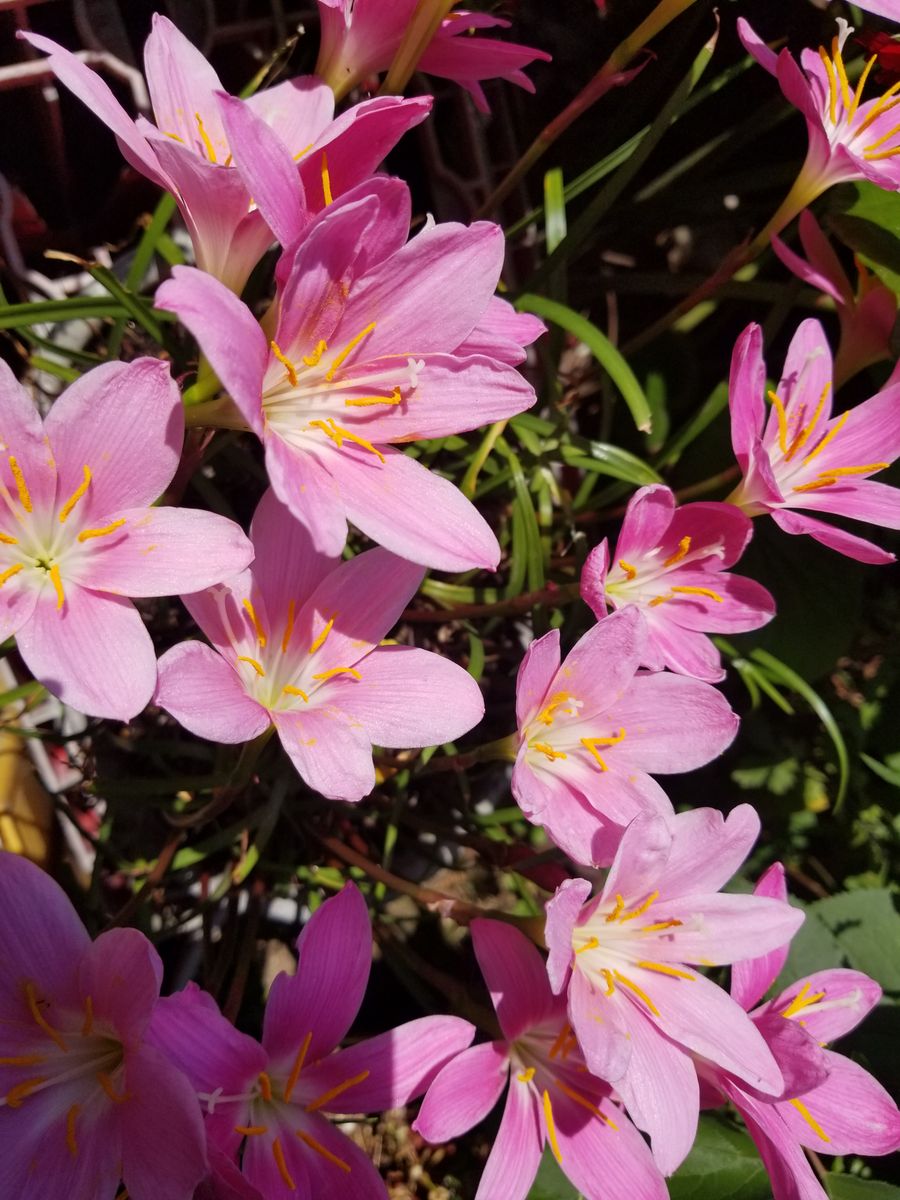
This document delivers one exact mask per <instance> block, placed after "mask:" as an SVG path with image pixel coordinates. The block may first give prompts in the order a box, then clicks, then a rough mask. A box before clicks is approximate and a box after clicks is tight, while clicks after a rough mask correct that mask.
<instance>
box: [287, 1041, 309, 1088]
mask: <svg viewBox="0 0 900 1200" xmlns="http://www.w3.org/2000/svg"><path fill="white" fill-rule="evenodd" d="M311 1041H312V1030H310V1031H309V1033H308V1034H307V1035H306V1037H305V1038H304V1039H303V1043H302V1045H301V1046H300V1049H299V1050H298V1051H297V1057H296V1058H295V1059H294V1065H293V1067H292V1068H291V1073H290V1075H289V1076H288V1081H287V1083H286V1084H285V1085H284V1099H285V1101H286V1102H287V1101H290V1098H291V1094H292V1093H293V1090H294V1088H295V1087H296V1086H297V1080H298V1079H299V1078H300V1072H301V1071H302V1070H303V1064H304V1063H305V1062H306V1055H307V1053H308V1051H309V1043H310V1042H311Z"/></svg>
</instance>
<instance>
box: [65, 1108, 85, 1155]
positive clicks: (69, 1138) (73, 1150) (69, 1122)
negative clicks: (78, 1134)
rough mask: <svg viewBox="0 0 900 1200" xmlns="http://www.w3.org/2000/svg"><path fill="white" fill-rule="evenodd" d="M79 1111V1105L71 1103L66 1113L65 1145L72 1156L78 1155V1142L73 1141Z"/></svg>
mask: <svg viewBox="0 0 900 1200" xmlns="http://www.w3.org/2000/svg"><path fill="white" fill-rule="evenodd" d="M80 1112H81V1107H80V1105H78V1104H73V1105H72V1107H71V1108H70V1109H69V1111H68V1112H67V1113H66V1145H67V1146H68V1148H69V1153H70V1154H71V1155H72V1157H73V1158H77V1157H78V1143H77V1142H76V1141H75V1122H76V1121H77V1120H78V1114H79V1113H80Z"/></svg>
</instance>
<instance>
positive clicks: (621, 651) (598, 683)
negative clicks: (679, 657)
mask: <svg viewBox="0 0 900 1200" xmlns="http://www.w3.org/2000/svg"><path fill="white" fill-rule="evenodd" d="M646 636H647V635H646V630H645V628H644V624H643V621H642V620H641V616H640V613H639V612H638V610H637V609H636V608H635V607H634V606H633V605H630V606H629V607H628V608H623V609H621V610H620V611H619V612H614V613H611V614H610V615H609V616H608V617H606V618H604V620H602V621H599V622H598V623H597V624H596V625H593V626H592V627H591V628H590V629H589V630H588V631H587V633H585V634H584V635H583V636H582V637H581V638H579V640H578V641H577V642H576V643H575V645H574V646H573V648H572V650H571V651H570V652H569V654H567V655H566V658H565V660H564V662H563V664H562V668H561V669H560V671H559V672H558V674H557V677H556V679H555V680H554V681H553V684H552V685H551V686H552V687H553V690H554V691H556V690H559V691H567V692H571V693H572V694H573V695H575V696H577V697H578V699H579V700H582V701H583V702H584V707H583V708H582V709H581V710H580V718H581V720H588V719H589V718H590V717H592V716H594V715H596V714H599V713H607V712H608V711H609V710H613V711H617V706H618V705H619V704H621V703H622V699H621V698H622V696H623V694H624V695H625V697H626V698H627V697H628V695H630V693H631V689H632V688H633V687H634V682H635V681H634V673H635V671H636V669H637V666H638V663H639V662H640V660H641V654H642V652H643V649H644V642H645V640H646Z"/></svg>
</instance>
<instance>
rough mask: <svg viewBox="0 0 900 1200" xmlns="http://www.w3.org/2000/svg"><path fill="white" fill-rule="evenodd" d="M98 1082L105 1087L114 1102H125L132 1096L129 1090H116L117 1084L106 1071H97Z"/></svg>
mask: <svg viewBox="0 0 900 1200" xmlns="http://www.w3.org/2000/svg"><path fill="white" fill-rule="evenodd" d="M97 1082H98V1083H99V1084H100V1086H101V1087H102V1088H103V1090H104V1092H105V1093H106V1094H107V1096H109V1098H110V1100H112V1102H113V1104H124V1103H125V1101H126V1100H128V1099H129V1098H130V1093H129V1092H117V1091H116V1085H115V1084H114V1083H113V1081H112V1079H111V1078H110V1076H109V1075H107V1074H106V1072H105V1071H98V1072H97Z"/></svg>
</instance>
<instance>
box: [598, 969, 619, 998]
mask: <svg viewBox="0 0 900 1200" xmlns="http://www.w3.org/2000/svg"><path fill="white" fill-rule="evenodd" d="M600 974H601V975H602V976H603V978H604V979H605V980H606V994H607V996H611V995H612V994H613V992H614V991H615V990H616V981H615V980H614V979H613V973H612V971H610V970H609V969H608V968H607V967H601V968H600Z"/></svg>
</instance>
